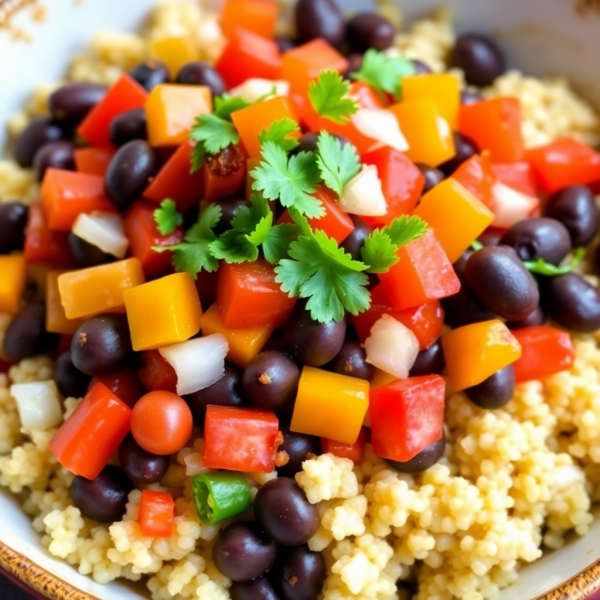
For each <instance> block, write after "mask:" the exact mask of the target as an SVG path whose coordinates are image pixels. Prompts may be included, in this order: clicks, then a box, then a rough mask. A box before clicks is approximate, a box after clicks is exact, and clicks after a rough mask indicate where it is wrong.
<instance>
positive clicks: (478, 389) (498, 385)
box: [465, 365, 515, 410]
mask: <svg viewBox="0 0 600 600" xmlns="http://www.w3.org/2000/svg"><path fill="white" fill-rule="evenodd" d="M465 394H466V396H467V398H468V399H469V400H470V401H471V402H472V403H473V404H475V406H478V407H479V408H484V409H487V410H495V409H498V408H502V407H504V406H506V405H507V404H508V403H509V402H510V401H511V399H512V397H513V396H514V394H515V368H514V367H513V366H512V365H508V366H507V367H504V368H503V369H500V370H499V371H496V373H494V374H493V375H491V376H490V377H488V378H487V379H486V380H485V381H482V382H481V383H480V384H478V385H474V386H473V387H470V388H467V389H466V390H465Z"/></svg>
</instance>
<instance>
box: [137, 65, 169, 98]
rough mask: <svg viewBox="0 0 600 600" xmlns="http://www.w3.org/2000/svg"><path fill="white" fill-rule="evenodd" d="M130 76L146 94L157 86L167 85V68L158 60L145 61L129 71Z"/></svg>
mask: <svg viewBox="0 0 600 600" xmlns="http://www.w3.org/2000/svg"><path fill="white" fill-rule="evenodd" d="M130 75H131V77H132V78H133V79H135V80H136V81H137V82H138V83H139V84H140V85H141V86H142V87H143V88H144V89H146V90H147V91H148V92H150V91H152V90H153V89H154V88H155V87H156V86H157V85H161V84H162V83H169V68H168V67H167V65H165V63H163V62H161V61H160V60H155V59H151V60H147V61H145V62H143V63H142V64H140V65H138V66H137V67H136V68H135V69H134V70H133V71H131V73H130Z"/></svg>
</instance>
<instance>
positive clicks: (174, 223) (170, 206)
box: [154, 198, 183, 235]
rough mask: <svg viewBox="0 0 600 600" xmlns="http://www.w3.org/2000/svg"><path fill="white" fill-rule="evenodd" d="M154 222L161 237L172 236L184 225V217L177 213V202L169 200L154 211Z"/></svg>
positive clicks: (164, 201)
mask: <svg viewBox="0 0 600 600" xmlns="http://www.w3.org/2000/svg"><path fill="white" fill-rule="evenodd" d="M154 222H155V223H156V228H157V229H158V232H159V233H160V234H161V235H171V234H172V233H173V232H174V231H175V230H176V229H177V228H178V227H179V226H180V225H182V224H183V215H181V214H180V213H179V212H178V211H177V205H176V204H175V202H173V200H170V199H169V198H167V199H165V200H163V201H162V202H161V203H160V206H159V208H157V209H156V210H155V211H154Z"/></svg>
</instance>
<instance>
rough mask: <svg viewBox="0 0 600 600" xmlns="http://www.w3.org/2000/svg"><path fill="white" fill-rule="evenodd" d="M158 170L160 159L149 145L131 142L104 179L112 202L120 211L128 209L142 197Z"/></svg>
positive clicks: (111, 164)
mask: <svg viewBox="0 0 600 600" xmlns="http://www.w3.org/2000/svg"><path fill="white" fill-rule="evenodd" d="M157 170H158V159H157V157H156V154H155V152H154V150H153V149H152V147H151V146H150V145H149V144H148V142H146V141H143V140H133V141H131V142H127V143H126V144H125V145H124V146H121V148H119V150H118V151H117V153H116V154H115V155H114V156H113V157H112V159H111V161H110V163H109V165H108V169H107V171H106V176H105V179H104V186H105V189H106V195H107V197H108V199H109V200H110V201H111V202H112V203H113V204H114V205H115V206H116V207H117V208H119V209H125V208H127V207H128V206H129V205H130V204H131V203H132V202H133V201H134V200H137V199H138V198H139V197H140V196H141V194H142V192H143V191H144V189H145V187H146V186H147V185H148V181H149V179H150V177H152V176H153V175H154V174H155V173H156V171H157Z"/></svg>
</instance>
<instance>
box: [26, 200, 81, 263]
mask: <svg viewBox="0 0 600 600" xmlns="http://www.w3.org/2000/svg"><path fill="white" fill-rule="evenodd" d="M24 254H25V259H26V261H27V264H29V265H34V264H36V265H39V264H47V265H53V266H70V265H72V264H73V258H72V256H71V250H70V248H69V239H68V235H67V233H66V232H65V231H50V229H49V228H48V219H47V218H46V215H45V214H44V209H43V208H42V205H41V204H40V203H39V202H35V203H34V204H32V205H31V206H30V207H29V218H28V219H27V227H26V228H25V251H24Z"/></svg>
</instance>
